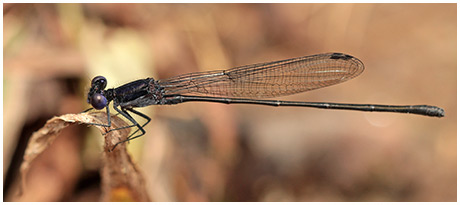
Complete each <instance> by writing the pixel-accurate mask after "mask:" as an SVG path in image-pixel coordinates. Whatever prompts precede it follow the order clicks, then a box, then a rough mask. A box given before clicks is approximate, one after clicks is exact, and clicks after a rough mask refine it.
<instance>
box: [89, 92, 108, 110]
mask: <svg viewBox="0 0 460 205" xmlns="http://www.w3.org/2000/svg"><path fill="white" fill-rule="evenodd" d="M90 103H91V105H92V106H93V107H94V109H96V110H100V109H102V108H105V107H106V106H107V99H106V98H105V97H104V95H102V94H100V93H95V94H94V95H93V96H91V102H90Z"/></svg>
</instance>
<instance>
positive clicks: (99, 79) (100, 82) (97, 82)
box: [91, 76, 107, 90]
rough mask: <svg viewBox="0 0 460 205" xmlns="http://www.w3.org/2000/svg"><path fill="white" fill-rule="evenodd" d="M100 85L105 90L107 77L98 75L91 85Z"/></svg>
mask: <svg viewBox="0 0 460 205" xmlns="http://www.w3.org/2000/svg"><path fill="white" fill-rule="evenodd" d="M96 85H98V86H99V89H101V90H103V89H104V88H105V86H107V79H106V78H105V77H104V76H96V77H94V78H93V80H92V81H91V87H94V86H96Z"/></svg>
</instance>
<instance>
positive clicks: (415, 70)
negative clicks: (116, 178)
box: [3, 4, 457, 201]
mask: <svg viewBox="0 0 460 205" xmlns="http://www.w3.org/2000/svg"><path fill="white" fill-rule="evenodd" d="M3 17H4V22H3V23H4V28H3V30H4V35H3V51H4V56H3V57H4V63H3V66H4V70H3V71H4V79H3V83H4V84H3V85H4V90H3V91H4V107H3V108H4V109H3V110H4V117H3V119H4V122H3V123H4V124H3V125H4V126H3V127H4V132H3V135H4V138H3V167H4V169H3V173H4V175H3V176H4V201H97V200H99V196H100V194H101V190H100V183H101V182H100V177H99V168H100V167H101V162H100V157H101V152H102V144H101V141H102V136H101V135H100V133H98V132H94V131H95V130H94V128H93V129H87V128H86V127H85V126H71V127H69V128H66V129H65V130H64V132H62V133H61V135H59V136H58V138H57V139H56V141H55V142H54V143H53V145H52V146H51V147H50V149H49V150H47V151H46V152H45V153H44V154H43V155H42V156H40V157H39V158H38V159H37V160H36V162H34V163H33V164H32V168H31V173H30V175H29V176H28V179H29V180H28V186H29V187H32V188H34V187H35V189H32V190H29V193H28V194H27V197H26V198H25V197H22V198H21V197H17V196H16V195H15V194H16V192H17V188H18V183H19V181H18V178H19V175H18V173H19V171H18V169H19V164H20V163H21V162H22V156H23V154H24V147H25V145H26V144H27V141H28V138H29V137H30V136H31V134H32V132H34V131H36V130H38V129H39V128H40V127H42V126H43V125H44V123H45V122H46V120H48V119H50V118H51V117H52V116H55V115H61V114H66V113H78V112H81V111H82V110H84V109H85V108H87V107H88V105H87V104H86V102H85V100H86V99H85V98H86V97H85V92H87V89H88V87H89V82H90V80H91V78H92V77H94V76H95V75H104V76H106V77H107V79H108V80H109V86H112V87H115V86H118V85H121V84H123V83H126V82H129V81H132V80H135V79H138V78H145V77H150V76H153V77H155V78H159V79H161V78H167V77H171V76H175V75H178V74H183V73H186V72H194V71H204V70H214V69H226V68H230V67H233V66H238V65H245V64H251V63H258V62H265V61H271V60H279V59H284V58H290V57H296V56H303V55H311V54H316V53H323V52H332V51H338V52H344V53H348V54H352V55H353V56H356V57H358V58H360V59H361V60H362V61H363V62H364V64H365V66H366V70H365V71H364V73H363V74H362V75H361V76H360V77H358V78H357V79H355V80H353V81H350V82H347V83H345V84H342V85H339V86H333V87H331V88H325V89H321V90H316V91H311V92H309V93H308V94H302V95H295V96H289V97H287V98H286V99H288V100H302V101H325V102H327V101H332V102H354V103H381V104H431V105H437V106H440V107H442V108H444V109H445V110H446V117H444V118H442V119H437V118H429V117H423V116H412V115H404V114H388V113H361V112H351V111H328V110H314V109H301V108H273V107H262V106H252V105H232V106H228V105H218V104H212V103H190V104H187V103H186V104H183V105H176V106H158V107H148V108H143V109H141V110H142V112H146V113H147V114H148V115H149V116H151V117H152V118H153V120H152V122H151V123H150V124H149V125H148V126H147V127H146V130H147V134H146V135H145V136H144V137H142V138H141V139H136V140H134V141H133V142H131V143H129V144H128V148H129V149H130V150H131V153H132V155H133V156H134V161H136V163H138V164H139V166H140V168H141V169H142V172H143V173H144V175H145V177H146V180H147V189H148V191H149V195H150V197H151V199H153V200H155V201H455V200H456V193H457V191H456V181H457V178H456V174H457V170H456V167H457V165H456V161H457V158H456V156H457V155H456V151H457V148H456V144H457V139H456V131H457V130H456V119H457V116H456V115H457V114H456V113H457V107H456V105H457V101H456V99H457V90H456V76H457V75H456V72H457V70H456V65H457V61H456V56H457V53H456V45H457V41H456V37H457V34H456V30H457V28H456V25H457V23H456V5H455V4H4V7H3ZM82 136H86V137H82Z"/></svg>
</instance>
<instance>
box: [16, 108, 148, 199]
mask: <svg viewBox="0 0 460 205" xmlns="http://www.w3.org/2000/svg"><path fill="white" fill-rule="evenodd" d="M111 122H112V127H111V128H110V129H115V128H118V127H123V126H127V124H126V122H125V121H123V120H122V119H120V118H119V117H117V116H111ZM88 123H99V124H107V114H106V113H104V112H91V113H80V114H67V115H62V116H58V117H53V118H52V119H50V120H48V122H46V124H45V126H43V127H42V128H41V129H40V130H38V131H37V132H35V133H33V134H32V137H31V138H30V141H29V144H28V145H27V148H26V151H25V154H24V161H23V162H22V164H21V168H20V172H21V180H22V182H21V186H20V190H19V194H22V192H23V190H24V188H25V185H26V175H27V172H28V171H29V169H30V166H31V164H32V162H33V161H34V160H35V159H36V158H37V157H38V156H39V155H40V154H41V153H43V152H44V151H45V150H46V149H47V148H48V147H49V146H50V145H51V144H52V143H53V141H54V140H55V139H56V137H57V136H58V135H59V133H60V132H61V131H62V130H63V129H64V128H66V127H68V126H69V125H72V124H88ZM96 127H97V128H98V129H99V130H100V131H101V133H106V131H107V130H108V129H106V128H105V127H101V126H96ZM129 132H130V129H122V130H117V131H113V132H108V133H106V134H105V135H104V136H105V137H104V141H105V142H104V151H103V154H102V162H103V166H102V169H101V178H102V185H101V186H102V195H101V200H102V201H149V197H148V195H147V191H146V190H145V181H144V178H143V176H142V174H141V173H140V171H139V168H138V167H137V165H136V164H135V163H133V161H132V159H131V157H130V155H129V154H128V152H127V150H126V144H125V143H123V144H120V145H118V146H117V148H116V149H115V150H113V151H111V149H112V147H113V146H114V145H115V144H116V143H117V142H119V141H121V140H123V139H126V138H127V136H128V134H129Z"/></svg>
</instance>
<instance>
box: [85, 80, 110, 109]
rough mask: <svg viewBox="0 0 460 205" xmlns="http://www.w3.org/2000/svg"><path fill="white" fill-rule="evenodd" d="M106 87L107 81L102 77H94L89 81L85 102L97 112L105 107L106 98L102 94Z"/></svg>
mask: <svg viewBox="0 0 460 205" xmlns="http://www.w3.org/2000/svg"><path fill="white" fill-rule="evenodd" d="M106 86H107V79H106V78H105V77H104V76H96V77H94V78H93V80H92V81H91V88H90V90H89V92H88V99H87V102H88V103H89V104H91V106H93V107H94V108H95V109H97V110H100V109H102V108H104V107H106V106H107V98H106V97H105V96H104V94H103V93H104V89H105V87H106Z"/></svg>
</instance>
